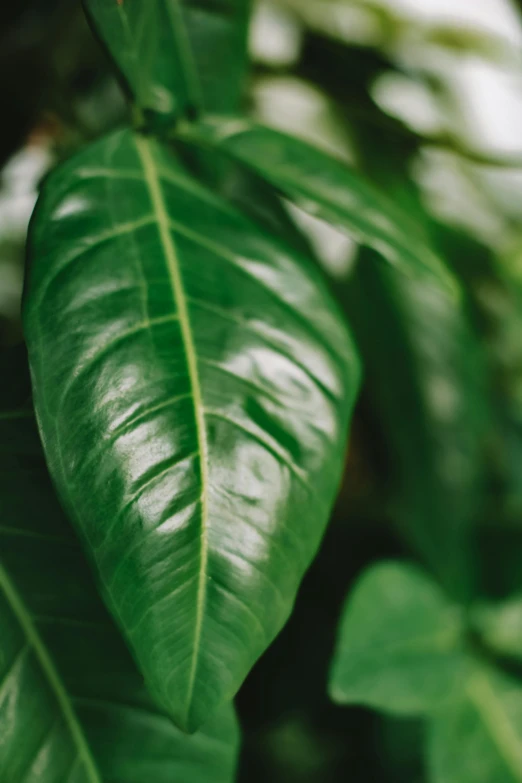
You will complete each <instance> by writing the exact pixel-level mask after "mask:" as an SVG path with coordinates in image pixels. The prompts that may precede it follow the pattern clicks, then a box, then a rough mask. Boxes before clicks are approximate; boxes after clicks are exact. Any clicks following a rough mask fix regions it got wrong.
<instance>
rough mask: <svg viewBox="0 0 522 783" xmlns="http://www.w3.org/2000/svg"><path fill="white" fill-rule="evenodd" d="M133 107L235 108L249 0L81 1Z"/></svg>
mask: <svg viewBox="0 0 522 783" xmlns="http://www.w3.org/2000/svg"><path fill="white" fill-rule="evenodd" d="M84 5H85V9H86V12H87V16H88V18H89V19H90V21H91V22H92V25H93V27H94V29H95V30H96V31H97V33H98V34H99V36H100V38H101V39H102V41H103V42H104V44H105V45H106V47H107V49H108V50H109V53H110V54H111V56H112V58H113V60H114V61H115V63H116V65H117V67H118V69H119V71H120V72H121V74H122V76H123V79H124V81H125V83H126V85H127V88H128V91H129V92H130V93H131V95H132V98H133V100H134V101H135V103H136V104H137V106H138V108H139V109H141V110H142V111H145V112H153V113H155V114H157V115H163V116H164V117H166V118H167V119H169V118H170V119H173V118H174V117H175V116H180V115H182V114H185V113H187V112H190V111H193V110H194V109H201V108H204V109H205V110H206V111H212V112H219V111H236V110H237V109H238V108H239V103H240V99H241V94H242V87H243V81H244V77H245V71H246V67H247V46H246V42H247V30H248V20H249V13H250V0H221V1H220V2H219V3H218V2H214V3H209V2H208V1H207V0H175V1H173V0H146V2H145V1H142V2H139V0H84Z"/></svg>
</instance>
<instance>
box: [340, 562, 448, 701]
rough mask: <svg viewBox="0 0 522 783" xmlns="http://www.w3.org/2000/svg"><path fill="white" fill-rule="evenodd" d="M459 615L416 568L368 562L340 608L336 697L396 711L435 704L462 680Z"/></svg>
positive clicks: (446, 696)
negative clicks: (367, 565)
mask: <svg viewBox="0 0 522 783" xmlns="http://www.w3.org/2000/svg"><path fill="white" fill-rule="evenodd" d="M461 635H462V620H461V616H460V613H459V610H458V609H457V608H456V607H455V606H452V605H450V604H449V603H448V602H447V601H446V599H445V597H444V596H443V594H442V593H441V592H440V590H439V589H438V587H437V586H436V585H435V584H434V583H433V582H432V581H431V580H430V578H429V577H428V576H427V575H426V574H424V573H423V572H422V571H420V570H418V569H417V568H415V567H413V566H409V565H405V564H400V563H392V562H390V563H380V564H378V565H376V566H372V567H370V568H369V569H367V570H366V571H365V572H364V574H363V575H362V577H361V578H360V579H359V581H358V582H357V584H356V585H355V588H354V589H353V591H352V593H351V594H350V595H349V597H348V599H347V602H346V605H345V607H344V610H343V614H342V618H341V622H340V626H339V634H338V640H337V647H336V652H335V656H334V660H333V664H332V670H331V673H330V685H329V690H330V695H331V697H332V699H333V700H334V701H335V702H337V703H339V704H366V705H369V706H371V707H374V708H376V709H380V710H383V711H385V712H389V713H396V714H399V715H410V714H411V715H415V714H423V713H426V712H428V713H429V712H430V711H431V710H433V709H434V708H436V707H438V706H439V705H440V704H441V703H442V702H443V701H444V700H445V699H447V698H448V697H449V696H450V695H451V693H452V692H453V691H454V690H455V688H456V687H457V686H458V683H459V679H460V676H461V674H462V665H463V659H462V655H461V651H460V646H459V645H460V641H461Z"/></svg>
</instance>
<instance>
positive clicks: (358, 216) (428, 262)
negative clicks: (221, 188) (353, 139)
mask: <svg viewBox="0 0 522 783" xmlns="http://www.w3.org/2000/svg"><path fill="white" fill-rule="evenodd" d="M179 135H180V137H182V138H185V139H187V140H190V141H192V142H195V143H198V142H199V143H202V144H210V145H212V146H214V147H217V148H219V149H221V150H223V151H225V152H226V153H227V154H229V155H230V156H232V157H233V158H235V159H236V160H239V161H241V162H242V163H244V164H245V165H246V166H248V167H249V168H251V169H253V170H255V171H256V172H257V173H258V174H259V175H260V176H261V177H263V178H264V179H265V180H266V181H268V182H270V183H271V184H272V185H273V186H274V187H275V188H277V189H278V191H280V192H281V193H282V195H284V196H285V197H286V198H288V199H290V200H291V201H293V202H295V203H296V204H297V205H298V206H299V207H301V208H302V209H304V210H305V211H307V212H310V213H311V214H313V215H315V216H317V217H319V218H323V219H324V220H326V221H328V222H330V223H332V224H334V225H337V226H339V227H340V228H342V229H345V230H346V231H348V232H349V233H350V235H352V236H354V237H355V238H356V239H358V240H359V241H360V242H362V243H363V244H365V245H368V246H369V247H372V248H374V249H375V250H376V251H377V252H378V253H379V254H380V255H382V256H383V257H384V258H386V259H387V260H388V261H389V262H390V263H391V264H392V265H393V266H394V267H397V268H398V269H400V270H401V271H403V272H405V273H406V274H408V275H412V276H416V275H417V274H418V272H419V270H420V271H421V272H422V273H423V275H424V276H425V275H426V274H428V275H429V276H430V278H431V279H432V282H433V283H434V284H436V285H437V286H442V287H444V288H446V289H447V290H448V291H449V292H450V293H451V295H453V296H457V288H456V285H455V281H454V279H453V276H452V275H451V274H450V272H449V271H448V269H447V268H446V267H445V266H444V264H443V262H442V261H441V260H440V259H439V258H438V256H437V255H436V254H435V253H434V252H433V251H432V250H431V249H430V247H429V245H428V244H427V243H426V242H425V240H424V237H423V235H422V232H421V231H420V229H419V227H418V226H417V225H416V224H415V222H414V221H413V220H410V218H409V217H408V215H407V214H406V213H404V212H402V211H401V210H400V209H398V208H397V207H396V206H395V205H394V204H393V202H392V201H390V200H388V199H387V198H386V197H385V195H384V194H382V193H380V192H379V191H378V190H377V189H375V188H374V187H373V186H372V185H371V184H370V183H369V182H368V181H366V180H365V178H364V177H363V176H362V175H361V174H359V173H358V172H357V171H356V170H354V169H351V168H349V167H348V166H347V165H346V164H345V163H343V162H341V161H339V160H337V159H335V158H334V157H332V156H330V155H328V154H326V153H325V152H322V151H321V150H319V149H317V148H316V147H313V146H311V145H309V144H306V143H305V142H303V141H300V140H298V139H295V138H293V137H291V136H287V135H286V134H284V133H281V132H279V131H276V130H272V129H270V128H265V127H262V126H259V125H253V124H252V123H250V122H249V121H247V120H243V119H235V120H234V119H215V120H213V121H210V120H207V121H206V122H205V123H204V124H203V125H200V126H197V127H196V126H187V127H184V128H181V129H180V131H179Z"/></svg>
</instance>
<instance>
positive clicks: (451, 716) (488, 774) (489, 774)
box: [428, 665, 522, 783]
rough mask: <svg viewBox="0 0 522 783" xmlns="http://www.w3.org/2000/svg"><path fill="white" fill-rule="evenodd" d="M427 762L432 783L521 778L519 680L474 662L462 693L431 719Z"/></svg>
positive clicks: (513, 782) (512, 782) (507, 782)
mask: <svg viewBox="0 0 522 783" xmlns="http://www.w3.org/2000/svg"><path fill="white" fill-rule="evenodd" d="M428 766H429V770H430V780H431V781H433V783H521V781H522V687H521V685H520V682H517V681H516V680H512V679H510V678H507V677H505V676H504V675H502V674H500V673H499V672H495V671H493V670H490V669H486V668H485V667H483V666H479V665H476V666H475V667H474V669H473V671H472V674H471V675H470V677H469V678H468V680H467V681H466V683H465V687H464V688H463V694H462V698H461V699H460V700H459V701H457V702H455V703H454V704H452V705H450V706H448V708H446V709H445V710H442V711H441V713H440V714H438V715H437V716H435V717H434V719H433V720H432V722H431V725H430V728H429V742H428Z"/></svg>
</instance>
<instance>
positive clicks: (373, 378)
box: [346, 257, 487, 598]
mask: <svg viewBox="0 0 522 783" xmlns="http://www.w3.org/2000/svg"><path fill="white" fill-rule="evenodd" d="M346 308H347V312H348V316H349V319H350V321H351V323H352V326H353V328H354V332H355V335H356V340H357V342H358V344H359V346H360V348H361V353H362V355H363V356H364V361H365V369H366V381H367V392H368V396H369V399H370V400H371V402H372V403H373V407H374V411H375V415H376V417H377V421H378V422H379V425H380V427H381V430H382V434H383V436H384V439H385V443H386V445H387V448H388V452H389V462H390V474H391V475H390V481H391V482H392V491H393V493H394V494H393V500H394V503H395V515H396V519H397V522H398V524H399V526H400V528H401V529H402V531H403V533H404V534H405V536H406V537H407V539H408V541H409V542H410V543H411V544H412V545H413V546H415V547H416V548H417V549H418V551H420V553H421V554H422V555H423V557H424V558H425V559H426V561H427V562H428V563H429V565H430V567H431V568H432V569H433V570H434V571H435V573H437V575H438V577H439V578H440V579H441V580H442V582H443V583H444V585H445V586H446V587H447V588H448V589H449V590H450V591H451V592H452V593H455V594H458V597H459V598H467V597H468V595H467V594H468V592H469V588H470V582H471V580H472V577H473V575H472V574H471V573H470V571H471V566H472V564H471V562H470V556H469V554H470V553H469V549H468V548H467V536H468V534H469V532H470V530H469V529H470V524H471V521H472V519H473V515H474V513H475V512H476V511H477V509H478V508H479V507H480V502H481V494H480V486H481V485H480V478H481V475H482V467H483V466H482V462H483V445H484V444H483V439H484V432H485V428H486V425H487V402H486V390H485V381H484V377H483V366H482V355H481V352H480V348H479V346H478V344H477V342H476V340H475V337H474V334H473V332H472V330H471V328H470V326H469V324H468V321H467V317H466V313H465V310H464V308H463V307H462V306H461V305H460V303H459V300H458V299H455V298H453V297H451V296H450V295H448V294H446V292H445V291H443V290H441V289H440V288H437V287H436V286H434V285H432V283H431V279H430V278H428V277H424V278H423V277H422V276H419V277H417V278H416V279H414V278H409V277H406V276H403V275H397V274H395V273H394V272H393V270H390V269H388V268H387V267H385V266H383V265H377V264H373V263H371V259H370V260H369V259H367V258H364V257H363V258H361V259H360V260H359V262H358V266H357V270H356V273H355V276H354V278H353V280H352V281H350V283H349V286H348V288H347V296H346Z"/></svg>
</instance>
